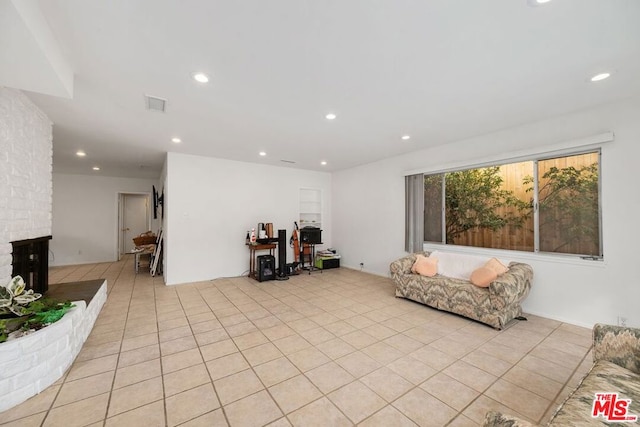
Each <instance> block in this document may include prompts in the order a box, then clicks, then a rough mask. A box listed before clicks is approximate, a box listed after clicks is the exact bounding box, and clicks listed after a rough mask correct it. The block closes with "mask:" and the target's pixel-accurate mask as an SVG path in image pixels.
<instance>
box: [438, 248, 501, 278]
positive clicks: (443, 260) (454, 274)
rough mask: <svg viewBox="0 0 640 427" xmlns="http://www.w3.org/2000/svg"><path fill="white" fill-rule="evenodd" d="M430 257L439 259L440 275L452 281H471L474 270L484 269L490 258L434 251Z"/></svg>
mask: <svg viewBox="0 0 640 427" xmlns="http://www.w3.org/2000/svg"><path fill="white" fill-rule="evenodd" d="M429 256H430V257H435V258H438V274H439V275H441V276H446V277H450V278H452V279H461V280H469V279H470V278H471V273H473V270H475V269H477V268H480V267H482V266H483V265H484V264H485V263H486V262H487V261H488V260H489V258H488V257H483V256H478V255H469V254H460V253H452V252H442V251H433V252H431V255H429Z"/></svg>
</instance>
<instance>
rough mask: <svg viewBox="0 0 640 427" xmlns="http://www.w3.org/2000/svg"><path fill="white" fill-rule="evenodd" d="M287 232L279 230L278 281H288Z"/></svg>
mask: <svg viewBox="0 0 640 427" xmlns="http://www.w3.org/2000/svg"><path fill="white" fill-rule="evenodd" d="M287 276H288V272H287V230H278V275H277V276H276V279H277V280H287V279H288V277H287Z"/></svg>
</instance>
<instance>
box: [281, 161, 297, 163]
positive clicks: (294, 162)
mask: <svg viewBox="0 0 640 427" xmlns="http://www.w3.org/2000/svg"><path fill="white" fill-rule="evenodd" d="M280 161H281V162H283V163H295V162H294V161H293V160H280Z"/></svg>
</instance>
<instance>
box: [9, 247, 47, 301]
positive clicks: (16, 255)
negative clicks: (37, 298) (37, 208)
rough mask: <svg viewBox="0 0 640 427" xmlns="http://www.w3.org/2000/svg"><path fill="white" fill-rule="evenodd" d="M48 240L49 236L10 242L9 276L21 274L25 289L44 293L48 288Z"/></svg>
mask: <svg viewBox="0 0 640 427" xmlns="http://www.w3.org/2000/svg"><path fill="white" fill-rule="evenodd" d="M49 240H51V236H42V237H36V238H35V239H26V240H16V241H15V242H11V245H12V246H13V260H12V262H11V265H12V267H13V271H12V274H11V276H12V277H15V276H22V278H23V279H24V282H25V284H26V287H27V289H33V292H37V293H40V294H45V293H46V292H47V290H48V289H49Z"/></svg>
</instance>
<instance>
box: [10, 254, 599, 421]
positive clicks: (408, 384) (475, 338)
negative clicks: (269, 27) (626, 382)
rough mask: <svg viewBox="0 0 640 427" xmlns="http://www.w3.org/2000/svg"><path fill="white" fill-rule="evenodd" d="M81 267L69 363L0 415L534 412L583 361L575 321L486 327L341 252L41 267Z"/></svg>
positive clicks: (566, 384) (557, 394) (448, 415)
mask: <svg viewBox="0 0 640 427" xmlns="http://www.w3.org/2000/svg"><path fill="white" fill-rule="evenodd" d="M96 278H106V279H107V281H108V289H109V296H108V300H107V302H106V304H105V305H104V308H103V309H102V312H101V314H100V316H99V318H98V320H97V321H96V324H95V327H94V329H93V331H92V333H91V335H90V336H89V338H88V340H87V342H86V343H85V345H84V347H83V349H82V351H81V352H80V354H79V355H78V358H77V359H76V361H75V363H74V364H73V366H72V367H71V368H70V369H69V371H68V372H67V373H66V375H65V376H64V377H63V378H62V379H61V380H60V381H58V382H57V383H55V384H54V385H52V386H51V387H49V388H48V389H46V390H45V391H44V392H42V393H41V394H39V395H38V396H35V397H33V398H31V399H29V400H28V401H26V402H24V403H23V404H21V405H18V406H17V407H15V408H12V409H10V410H8V411H5V412H3V413H0V424H1V425H2V426H5V427H6V426H65V427H70V426H85V425H88V426H177V425H181V426H226V425H230V426H233V427H235V426H263V425H271V426H290V425H294V426H322V427H325V426H350V425H356V424H358V425H362V426H385V427H386V426H405V425H406V426H414V425H420V426H444V425H449V426H475V425H479V424H480V423H481V422H482V419H483V418H484V415H485V413H486V412H487V411H488V410H492V409H493V410H501V411H505V412H508V413H511V414H514V415H519V416H521V417H523V418H525V419H528V420H531V421H534V422H541V421H542V422H544V421H545V420H548V418H549V417H550V416H551V414H552V413H553V410H554V409H555V408H556V407H557V405H558V404H559V403H560V402H561V401H562V400H563V399H564V397H565V396H566V395H567V394H568V393H569V392H570V391H571V389H572V388H573V387H574V386H575V385H576V384H577V382H578V381H579V379H580V378H581V377H582V376H583V375H584V374H585V373H586V371H587V370H588V368H589V367H590V365H591V353H590V346H591V333H590V331H589V330H587V329H585V328H580V327H576V326H572V325H568V324H563V323H561V322H557V321H554V320H548V319H544V318H540V317H536V316H528V318H529V320H528V321H526V322H523V321H520V322H515V323H514V324H512V325H510V327H508V328H507V329H506V330H504V331H496V330H494V329H492V328H490V327H488V326H485V325H482V324H478V323H476V322H473V321H470V320H466V319H464V318H461V317H458V316H456V315H452V314H448V313H443V312H440V311H437V310H433V309H431V308H428V307H425V306H422V305H420V304H417V303H414V302H410V301H407V300H403V299H399V298H395V297H394V286H393V284H392V282H391V280H390V279H387V278H383V277H378V276H373V275H369V274H366V273H361V272H358V271H354V270H349V269H345V268H341V269H334V270H326V271H324V272H322V273H319V272H315V273H313V274H312V275H306V274H305V275H299V276H294V277H291V279H290V280H288V281H282V282H279V281H271V282H264V283H258V282H256V281H254V280H251V279H248V278H246V277H239V278H225V279H217V280H213V281H207V282H199V283H192V284H187V285H180V286H171V287H167V286H164V284H163V283H162V278H161V277H156V278H153V277H150V276H149V275H148V274H146V273H143V272H142V271H141V273H140V274H138V275H136V274H134V268H133V260H132V259H130V258H126V259H124V260H123V261H121V262H116V263H103V264H91V265H81V266H69V267H58V268H52V269H51V272H50V281H51V283H63V282H71V281H79V280H90V279H96Z"/></svg>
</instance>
